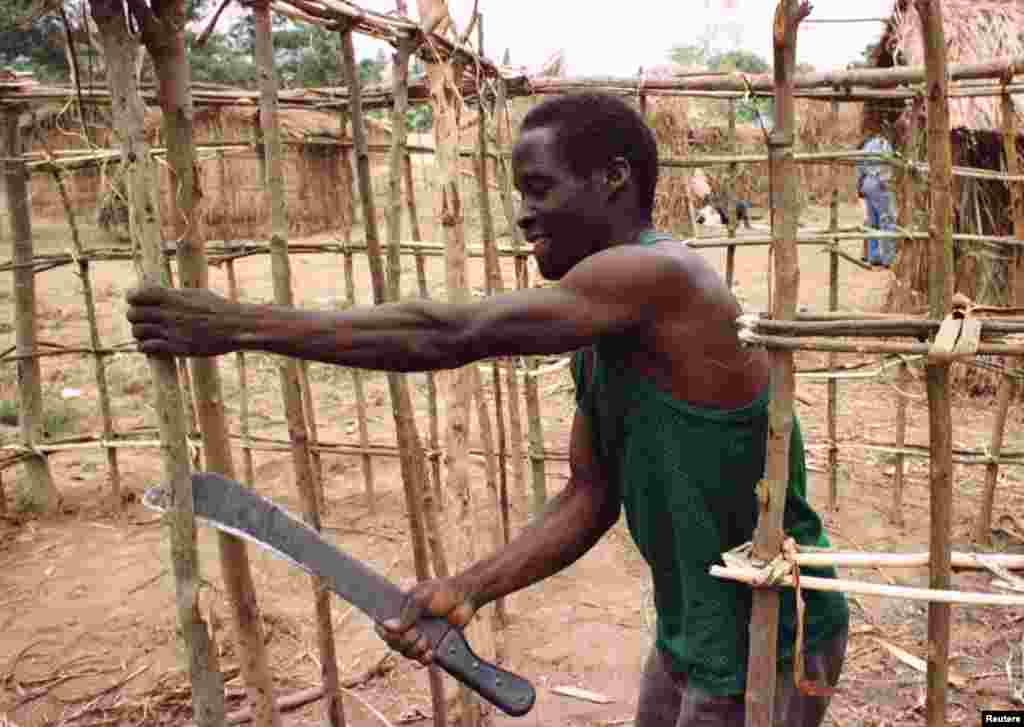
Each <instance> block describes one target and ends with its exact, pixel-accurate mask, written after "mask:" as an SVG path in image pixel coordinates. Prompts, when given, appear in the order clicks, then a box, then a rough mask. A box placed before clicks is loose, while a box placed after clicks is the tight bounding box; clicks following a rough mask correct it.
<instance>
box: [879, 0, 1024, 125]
mask: <svg viewBox="0 0 1024 727" xmlns="http://www.w3.org/2000/svg"><path fill="white" fill-rule="evenodd" d="M942 14H943V20H944V25H945V31H946V47H947V49H948V50H947V57H948V59H949V62H950V63H979V62H984V61H990V60H996V59H999V58H1009V57H1020V56H1021V55H1024V0H945V1H944V2H943V3H942ZM873 61H874V65H876V66H882V67H884V66H891V65H901V66H902V65H908V66H913V65H923V64H924V41H923V39H922V37H921V19H920V17H919V16H918V14H917V10H915V9H914V4H913V3H912V2H910V0H896V1H895V3H894V5H893V11H892V16H891V18H890V20H889V23H888V24H887V25H886V29H885V32H884V33H883V35H882V38H881V40H880V42H879V44H878V48H877V50H876V52H875V58H874V59H873ZM1014 100H1015V101H1018V103H1017V108H1018V109H1021V108H1022V106H1024V104H1022V103H1021V96H1019V95H1018V96H1015V99H1014ZM949 113H950V122H951V125H952V127H953V128H964V129H969V130H972V131H979V130H984V131H994V130H998V129H999V128H1000V126H1001V122H1000V117H999V98H998V97H985V98H966V99H955V100H952V101H950V104H949ZM1021 120H1022V121H1024V116H1021Z"/></svg>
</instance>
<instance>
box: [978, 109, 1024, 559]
mask: <svg viewBox="0 0 1024 727" xmlns="http://www.w3.org/2000/svg"><path fill="white" fill-rule="evenodd" d="M1000 110H1001V112H1002V117H1003V154H1004V155H1005V156H1006V173H1007V174H1012V175H1016V174H1019V173H1020V159H1019V158H1018V157H1017V112H1016V109H1015V108H1014V104H1013V97H1012V96H1011V95H1010V94H1009V93H1004V94H1003V96H1002V103H1001V106H1000ZM1007 187H1008V188H1009V192H1010V209H1011V210H1012V212H1013V228H1014V237H1016V238H1017V239H1018V240H1020V239H1024V237H1022V236H1024V188H1022V187H1021V185H1020V183H1019V182H1007ZM1021 257H1022V253H1021V251H1019V250H1018V251H1016V252H1014V253H1013V254H1012V258H1011V260H1010V273H1011V274H1010V276H1009V281H1008V282H1009V286H1010V288H1009V294H1010V295H1009V301H1008V302H1009V303H1010V304H1011V305H1020V304H1021V302H1022V301H1024V276H1020V275H1019V272H1020V264H1021ZM1015 269H1016V271H1015ZM1003 365H1004V366H1009V365H1011V362H1010V361H1009V360H1006V359H1004V360H1003ZM1016 391H1017V382H1016V380H1014V379H1013V377H1011V376H1002V377H1001V378H1000V380H999V391H998V393H997V395H996V411H995V416H994V418H993V421H992V440H991V442H990V443H989V450H990V452H991V453H992V456H993V457H994V458H998V457H999V453H1000V451H1001V450H1002V448H1003V433H1004V430H1005V429H1006V415H1007V413H1008V412H1009V409H1010V402H1012V401H1013V400H1014V398H1016V397H1015V395H1016ZM998 481H999V463H998V462H990V463H989V464H988V465H987V466H986V468H985V491H984V494H983V495H982V500H981V508H980V509H979V511H978V520H977V523H976V525H975V528H974V537H975V539H976V540H977V541H978V542H979V543H985V544H986V545H989V544H991V543H992V530H991V528H992V507H993V505H994V504H995V494H996V484H997V483H998Z"/></svg>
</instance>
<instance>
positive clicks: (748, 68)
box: [707, 50, 771, 73]
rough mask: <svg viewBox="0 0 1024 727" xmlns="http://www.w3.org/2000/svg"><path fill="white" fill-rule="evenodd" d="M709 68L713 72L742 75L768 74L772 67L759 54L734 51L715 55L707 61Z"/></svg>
mask: <svg viewBox="0 0 1024 727" xmlns="http://www.w3.org/2000/svg"><path fill="white" fill-rule="evenodd" d="M707 65H708V68H709V69H711V70H712V71H715V72H716V73H718V72H723V73H724V72H730V71H739V72H740V73H767V72H768V71H770V70H771V65H770V64H769V63H768V61H766V60H765V59H764V58H762V57H761V56H759V55H758V54H757V53H753V52H751V51H748V50H732V51H728V52H725V53H714V54H712V55H711V56H709V57H708V59H707Z"/></svg>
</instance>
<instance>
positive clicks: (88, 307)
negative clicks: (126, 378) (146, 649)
mask: <svg viewBox="0 0 1024 727" xmlns="http://www.w3.org/2000/svg"><path fill="white" fill-rule="evenodd" d="M44 143H45V141H44ZM47 152H49V149H47ZM47 156H49V153H47ZM51 158H52V157H51ZM51 172H52V174H53V182H54V185H55V186H56V187H57V193H58V194H59V195H60V200H61V204H62V205H63V206H64V214H65V216H67V219H68V228H69V229H70V231H71V244H72V246H73V247H74V249H75V255H76V256H77V258H78V260H77V263H78V278H79V280H81V281H82V300H83V302H84V303H85V316H86V320H87V321H88V324H89V346H90V348H92V350H93V373H94V375H95V378H96V393H97V398H98V399H99V403H100V421H101V423H102V426H103V441H104V442H107V443H108V444H107V446H106V447H104V449H105V451H106V455H107V474H108V476H109V477H110V495H111V497H112V499H113V505H114V510H115V511H116V512H120V511H121V509H122V503H121V471H120V468H119V467H118V464H117V447H115V446H114V445H113V439H114V437H115V436H116V434H115V433H114V416H113V414H112V410H111V406H110V387H109V386H108V385H107V365H106V360H105V359H106V357H105V355H104V354H103V353H101V352H100V348H101V347H102V341H101V340H100V329H99V324H98V322H97V318H96V299H95V296H94V295H93V289H92V272H91V265H90V263H89V258H87V257H86V255H85V253H86V250H85V245H83V244H82V236H81V234H80V232H79V229H78V219H77V217H76V215H75V210H74V207H73V206H72V204H71V196H70V195H69V194H68V190H67V186H66V185H65V184H64V175H63V174H62V173H61V170H60V167H59V166H57V165H54V166H53V167H52V168H51Z"/></svg>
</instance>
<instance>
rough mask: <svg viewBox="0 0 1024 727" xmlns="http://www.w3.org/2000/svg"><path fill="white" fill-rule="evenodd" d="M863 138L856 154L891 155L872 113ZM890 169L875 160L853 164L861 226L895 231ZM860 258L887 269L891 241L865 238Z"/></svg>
mask: <svg viewBox="0 0 1024 727" xmlns="http://www.w3.org/2000/svg"><path fill="white" fill-rule="evenodd" d="M865 131H866V134H865V138H864V142H863V143H862V144H861V146H860V151H863V152H868V153H871V154H892V153H893V149H892V143H891V142H890V141H889V139H888V138H887V137H886V136H885V134H883V132H882V127H881V123H880V122H876V121H875V117H874V114H872V116H871V117H869V118H868V119H866V120H865ZM891 181H892V167H891V166H890V165H888V164H886V163H884V162H881V161H878V160H873V159H872V160H865V161H861V162H857V196H858V197H860V198H861V199H863V200H864V213H865V219H864V224H865V226H867V227H870V228H873V229H876V230H882V231H883V232H895V231H896V214H895V212H894V211H893V210H894V202H893V195H892V191H891V189H890V183H891ZM865 242H866V249H865V250H864V255H863V257H862V258H861V259H862V260H864V262H866V263H869V264H871V265H878V266H881V267H883V268H890V267H892V264H893V263H894V262H895V260H896V240H895V239H894V238H883V239H873V238H868V239H867V240H866V241H865Z"/></svg>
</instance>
